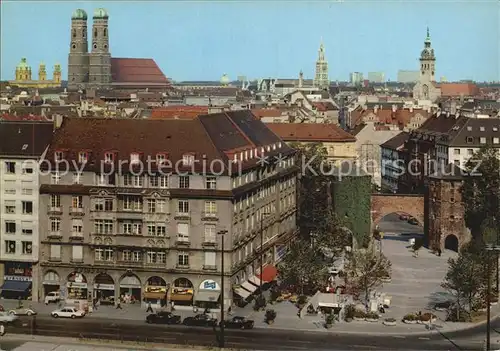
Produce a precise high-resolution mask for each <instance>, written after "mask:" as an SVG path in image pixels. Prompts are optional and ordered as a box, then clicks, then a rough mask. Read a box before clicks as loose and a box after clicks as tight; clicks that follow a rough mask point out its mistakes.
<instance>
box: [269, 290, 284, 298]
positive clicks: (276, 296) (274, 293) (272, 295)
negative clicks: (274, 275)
mask: <svg viewBox="0 0 500 351" xmlns="http://www.w3.org/2000/svg"><path fill="white" fill-rule="evenodd" d="M280 296H281V294H280V292H279V291H278V290H277V289H273V290H271V296H270V297H271V301H276V300H278V297H280Z"/></svg>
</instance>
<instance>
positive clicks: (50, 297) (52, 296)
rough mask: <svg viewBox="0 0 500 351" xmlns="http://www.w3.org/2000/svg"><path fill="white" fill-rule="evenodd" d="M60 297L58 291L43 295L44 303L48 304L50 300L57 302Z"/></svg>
mask: <svg viewBox="0 0 500 351" xmlns="http://www.w3.org/2000/svg"><path fill="white" fill-rule="evenodd" d="M60 299H61V296H60V295H59V291H52V292H49V293H48V294H47V295H45V304H46V305H48V304H49V303H51V302H54V303H58V302H59V300H60Z"/></svg>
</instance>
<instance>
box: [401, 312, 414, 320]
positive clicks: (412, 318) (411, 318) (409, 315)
mask: <svg viewBox="0 0 500 351" xmlns="http://www.w3.org/2000/svg"><path fill="white" fill-rule="evenodd" d="M403 320H404V321H416V320H417V316H415V315H414V314H411V313H410V314H407V315H406V316H404V317H403Z"/></svg>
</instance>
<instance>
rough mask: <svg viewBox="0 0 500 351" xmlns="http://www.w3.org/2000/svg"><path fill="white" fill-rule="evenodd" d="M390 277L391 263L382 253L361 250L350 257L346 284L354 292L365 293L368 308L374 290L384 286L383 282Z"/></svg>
mask: <svg viewBox="0 0 500 351" xmlns="http://www.w3.org/2000/svg"><path fill="white" fill-rule="evenodd" d="M390 276H391V262H390V261H389V260H388V259H387V257H385V256H384V255H383V254H382V253H380V252H376V251H374V250H373V249H359V250H356V251H354V252H352V254H351V255H350V257H349V261H348V263H347V266H346V284H347V285H348V286H349V287H350V288H351V289H353V290H357V291H359V292H363V294H364V298H365V302H366V306H367V307H368V303H369V301H370V293H371V292H372V290H374V289H376V288H378V287H379V286H380V285H382V281H383V280H384V279H386V278H388V277H390Z"/></svg>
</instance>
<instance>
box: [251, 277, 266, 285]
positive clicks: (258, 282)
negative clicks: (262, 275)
mask: <svg viewBox="0 0 500 351" xmlns="http://www.w3.org/2000/svg"><path fill="white" fill-rule="evenodd" d="M248 281H249V282H250V283H252V284H254V285H257V286H260V279H259V278H257V277H256V276H255V275H252V276H251V277H250V278H248ZM262 283H264V282H262Z"/></svg>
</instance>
